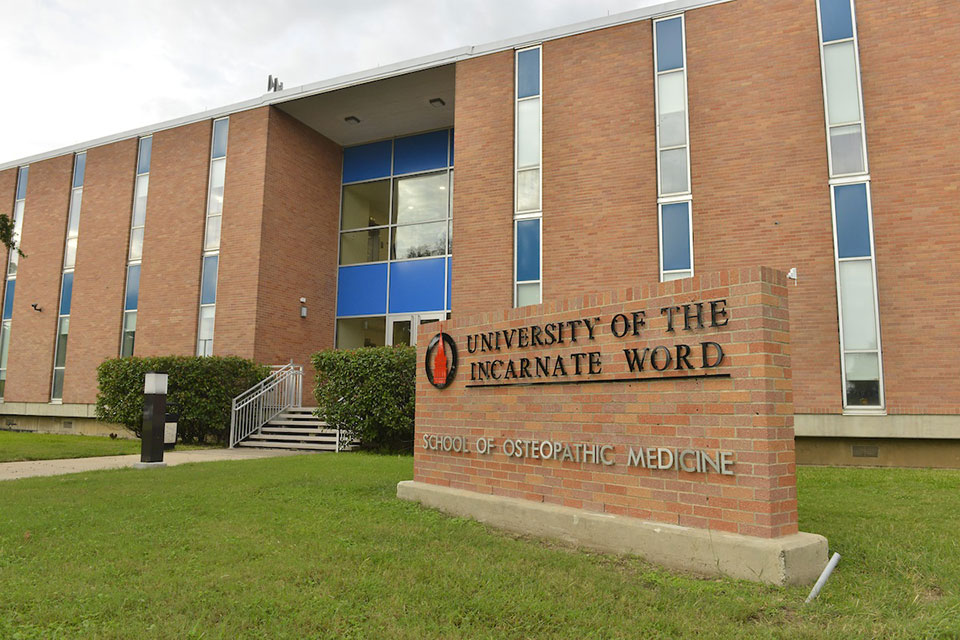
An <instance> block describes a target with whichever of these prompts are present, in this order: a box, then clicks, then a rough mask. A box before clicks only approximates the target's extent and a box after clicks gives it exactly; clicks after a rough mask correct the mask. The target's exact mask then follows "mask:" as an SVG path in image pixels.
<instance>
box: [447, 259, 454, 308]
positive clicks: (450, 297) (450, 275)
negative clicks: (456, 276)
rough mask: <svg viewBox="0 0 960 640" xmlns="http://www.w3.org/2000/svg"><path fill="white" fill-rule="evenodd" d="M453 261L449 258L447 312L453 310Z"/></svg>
mask: <svg viewBox="0 0 960 640" xmlns="http://www.w3.org/2000/svg"><path fill="white" fill-rule="evenodd" d="M452 283H453V260H452V259H450V258H447V310H450V309H452V308H453V302H452V300H453V295H451V294H452V292H453V284H452Z"/></svg>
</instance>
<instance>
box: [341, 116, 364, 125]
mask: <svg viewBox="0 0 960 640" xmlns="http://www.w3.org/2000/svg"><path fill="white" fill-rule="evenodd" d="M343 121H344V122H346V123H347V124H360V118H358V117H357V116H347V117H346V118H344V119H343Z"/></svg>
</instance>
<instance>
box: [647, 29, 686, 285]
mask: <svg viewBox="0 0 960 640" xmlns="http://www.w3.org/2000/svg"><path fill="white" fill-rule="evenodd" d="M653 41H654V47H653V64H654V69H655V70H656V73H655V80H654V94H655V95H656V103H657V123H656V124H657V194H658V199H657V208H658V217H659V228H660V280H661V282H665V281H667V280H676V279H678V278H689V277H690V276H692V275H693V202H692V200H693V193H692V191H691V188H690V133H689V124H688V118H687V56H686V42H685V36H684V22H683V16H682V15H680V16H671V17H669V18H662V19H660V20H655V21H654V22H653Z"/></svg>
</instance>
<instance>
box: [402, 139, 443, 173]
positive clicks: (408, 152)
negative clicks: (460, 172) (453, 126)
mask: <svg viewBox="0 0 960 640" xmlns="http://www.w3.org/2000/svg"><path fill="white" fill-rule="evenodd" d="M449 137H450V136H449V132H448V131H447V130H446V129H444V130H443V131H433V132H431V133H423V134H420V135H418V136H408V137H406V138H397V139H396V140H395V141H394V143H393V173H394V174H395V175H396V174H400V173H413V172H414V171H428V170H430V169H443V168H446V166H447V147H448V145H449V140H448V138H449Z"/></svg>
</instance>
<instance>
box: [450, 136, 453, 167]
mask: <svg viewBox="0 0 960 640" xmlns="http://www.w3.org/2000/svg"><path fill="white" fill-rule="evenodd" d="M450 166H451V167H452V166H453V129H450Z"/></svg>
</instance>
